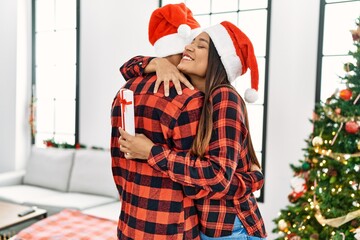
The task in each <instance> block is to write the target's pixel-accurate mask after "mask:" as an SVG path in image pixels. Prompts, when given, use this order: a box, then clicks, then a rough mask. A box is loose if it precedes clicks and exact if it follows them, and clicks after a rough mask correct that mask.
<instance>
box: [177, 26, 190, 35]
mask: <svg viewBox="0 0 360 240" xmlns="http://www.w3.org/2000/svg"><path fill="white" fill-rule="evenodd" d="M177 33H178V34H179V36H180V37H182V38H185V39H187V38H189V37H190V35H191V28H190V26H189V25H187V24H181V25H180V26H179V27H178V29H177Z"/></svg>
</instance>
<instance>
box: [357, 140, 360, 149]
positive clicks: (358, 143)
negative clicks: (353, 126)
mask: <svg viewBox="0 0 360 240" xmlns="http://www.w3.org/2000/svg"><path fill="white" fill-rule="evenodd" d="M357 149H358V150H359V151H360V140H359V141H358V142H357Z"/></svg>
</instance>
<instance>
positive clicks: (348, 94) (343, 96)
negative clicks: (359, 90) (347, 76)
mask: <svg viewBox="0 0 360 240" xmlns="http://www.w3.org/2000/svg"><path fill="white" fill-rule="evenodd" d="M339 96H340V98H341V99H342V100H344V101H349V100H350V99H351V97H352V91H351V90H349V89H343V90H341V91H340V93H339Z"/></svg>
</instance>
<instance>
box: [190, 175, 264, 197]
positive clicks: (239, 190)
mask: <svg viewBox="0 0 360 240" xmlns="http://www.w3.org/2000/svg"><path fill="white" fill-rule="evenodd" d="M263 185H264V175H263V174H262V173H261V172H259V171H251V172H240V173H238V172H235V174H234V176H233V178H232V179H231V183H230V185H229V186H228V188H226V189H224V191H222V192H210V191H207V190H204V189H201V188H199V187H190V186H184V187H183V191H184V194H185V195H186V196H188V197H190V198H192V199H200V198H204V197H205V198H208V199H222V198H225V199H242V198H246V197H247V196H248V195H250V194H251V193H253V192H255V191H257V190H260V189H261V188H262V187H263Z"/></svg>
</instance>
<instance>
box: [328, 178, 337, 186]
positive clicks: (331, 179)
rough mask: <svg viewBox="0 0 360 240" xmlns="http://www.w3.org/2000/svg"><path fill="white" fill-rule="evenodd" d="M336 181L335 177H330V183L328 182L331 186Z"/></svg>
mask: <svg viewBox="0 0 360 240" xmlns="http://www.w3.org/2000/svg"><path fill="white" fill-rule="evenodd" d="M336 180H337V178H336V176H332V177H331V178H330V181H329V182H330V183H331V184H332V183H335V182H336Z"/></svg>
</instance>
